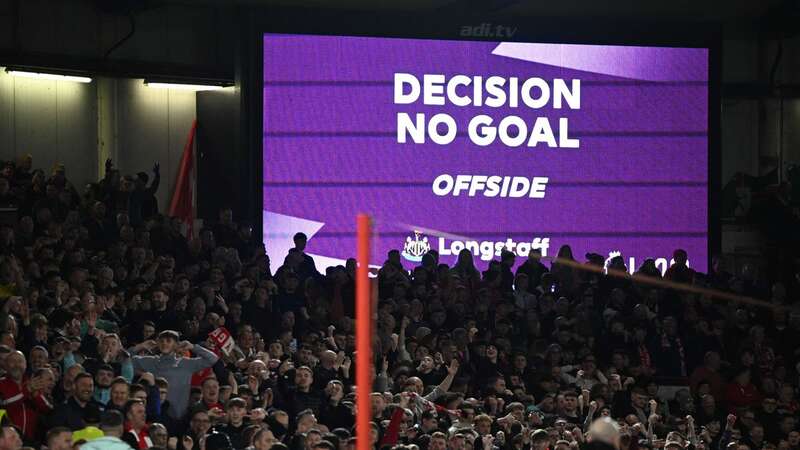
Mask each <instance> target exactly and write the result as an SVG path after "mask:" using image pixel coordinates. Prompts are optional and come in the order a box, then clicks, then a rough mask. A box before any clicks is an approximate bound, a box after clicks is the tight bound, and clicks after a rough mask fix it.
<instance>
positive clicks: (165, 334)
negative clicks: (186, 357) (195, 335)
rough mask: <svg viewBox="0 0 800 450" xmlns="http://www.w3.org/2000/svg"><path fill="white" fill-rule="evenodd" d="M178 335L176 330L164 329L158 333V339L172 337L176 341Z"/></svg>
mask: <svg viewBox="0 0 800 450" xmlns="http://www.w3.org/2000/svg"><path fill="white" fill-rule="evenodd" d="M178 337H180V334H178V332H177V331H175V330H164V331H162V332H161V333H158V338H159V339H161V338H172V339H175V340H176V341H177V340H178Z"/></svg>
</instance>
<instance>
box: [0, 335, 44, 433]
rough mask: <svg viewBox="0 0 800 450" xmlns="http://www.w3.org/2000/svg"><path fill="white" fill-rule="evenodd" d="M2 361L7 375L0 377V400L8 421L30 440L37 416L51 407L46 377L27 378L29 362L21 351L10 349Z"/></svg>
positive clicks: (34, 430) (36, 423) (38, 417)
mask: <svg viewBox="0 0 800 450" xmlns="http://www.w3.org/2000/svg"><path fill="white" fill-rule="evenodd" d="M5 363H6V375H5V376H4V377H3V378H0V401H2V404H3V407H4V408H5V409H6V411H7V413H8V417H9V419H11V423H13V424H14V425H15V426H16V427H17V428H19V429H20V430H21V431H22V437H23V438H24V439H25V440H26V441H32V440H33V439H34V438H35V437H36V427H37V425H38V422H39V419H40V418H41V417H43V416H45V415H47V414H49V413H50V411H51V410H52V409H53V405H51V404H50V402H49V401H48V400H47V398H46V397H45V396H44V389H45V387H46V385H47V380H45V378H44V377H41V376H40V377H32V378H30V379H26V377H25V370H26V369H27V368H28V363H27V361H26V360H25V355H23V354H22V352H20V351H17V350H15V351H12V352H11V353H9V354H8V356H7V357H6V361H5Z"/></svg>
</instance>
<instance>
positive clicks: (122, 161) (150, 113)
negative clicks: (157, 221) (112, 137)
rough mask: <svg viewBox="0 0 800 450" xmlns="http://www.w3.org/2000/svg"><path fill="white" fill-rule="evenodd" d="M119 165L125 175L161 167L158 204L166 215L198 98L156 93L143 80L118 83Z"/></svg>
mask: <svg viewBox="0 0 800 450" xmlns="http://www.w3.org/2000/svg"><path fill="white" fill-rule="evenodd" d="M115 84H116V90H117V108H116V114H117V127H118V135H117V151H116V158H115V159H116V161H117V165H118V167H119V168H120V169H121V170H122V172H123V173H137V172H140V171H143V172H147V173H148V174H149V175H150V176H151V179H152V168H153V164H154V163H156V162H158V163H160V164H161V186H160V188H159V190H158V204H159V208H160V210H161V211H165V210H166V209H167V207H168V206H169V200H170V199H171V198H172V192H173V190H174V187H175V178H176V174H177V171H178V166H179V164H180V161H181V155H182V154H183V146H184V144H185V142H186V137H187V135H188V134H189V129H190V128H191V126H192V121H193V120H194V119H195V117H196V106H195V99H196V94H195V93H194V92H191V91H181V90H173V89H154V88H149V87H147V86H145V85H144V84H143V83H142V80H117V81H116V83H115Z"/></svg>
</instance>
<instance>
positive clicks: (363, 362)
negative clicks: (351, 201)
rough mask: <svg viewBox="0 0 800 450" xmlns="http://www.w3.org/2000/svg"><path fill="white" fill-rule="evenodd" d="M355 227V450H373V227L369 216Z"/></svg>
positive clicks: (359, 219) (360, 215) (359, 216)
mask: <svg viewBox="0 0 800 450" xmlns="http://www.w3.org/2000/svg"><path fill="white" fill-rule="evenodd" d="M356 227H357V228H356V238H357V244H356V257H357V258H356V259H357V261H358V268H357V269H356V406H357V408H358V415H357V417H356V436H358V439H357V441H356V449H357V450H371V449H372V442H371V439H370V436H371V434H372V433H371V431H372V430H371V429H370V428H371V427H370V420H371V418H372V411H371V409H372V405H371V404H370V399H369V396H370V393H371V391H372V374H371V373H370V372H371V371H370V369H371V367H372V311H371V309H372V299H371V297H370V292H369V288H370V282H369V241H370V237H371V234H372V230H371V227H372V225H371V223H370V218H369V216H368V215H366V214H359V215H358V217H357V218H356Z"/></svg>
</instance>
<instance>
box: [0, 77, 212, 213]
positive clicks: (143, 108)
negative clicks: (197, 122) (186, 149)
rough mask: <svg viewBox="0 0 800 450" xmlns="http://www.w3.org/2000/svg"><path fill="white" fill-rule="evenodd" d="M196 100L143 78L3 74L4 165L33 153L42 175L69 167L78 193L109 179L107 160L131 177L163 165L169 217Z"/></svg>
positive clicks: (0, 148) (0, 128)
mask: <svg viewBox="0 0 800 450" xmlns="http://www.w3.org/2000/svg"><path fill="white" fill-rule="evenodd" d="M195 98H196V94H195V93H194V92H191V91H180V90H172V89H154V88H149V87H147V86H145V85H144V84H143V81H142V80H141V79H109V78H100V79H96V80H94V81H93V82H92V83H90V84H81V83H74V82H67V81H45V80H34V79H26V78H20V77H12V76H10V75H8V74H6V72H5V71H4V70H2V71H0V160H10V159H15V158H17V157H18V156H20V155H22V154H26V153H30V154H32V155H33V156H34V164H35V166H36V167H37V168H45V169H49V168H50V167H52V166H53V164H54V163H56V162H60V163H63V164H65V166H66V167H67V176H68V177H69V178H70V180H71V181H72V182H73V183H74V184H75V186H76V187H77V188H78V189H81V188H82V186H83V185H85V183H87V182H91V181H94V180H97V179H98V177H99V176H102V174H103V165H104V161H105V159H106V158H109V157H110V158H112V159H113V160H114V162H115V166H116V167H117V168H119V169H120V170H121V171H122V173H123V174H135V173H137V172H140V171H144V172H147V173H148V174H151V172H152V167H153V164H154V163H156V162H158V163H160V164H161V175H162V183H161V186H160V188H159V191H158V199H159V205H160V206H161V207H162V210H163V209H165V208H166V207H167V206H168V202H169V199H170V198H171V195H172V191H173V188H174V183H175V176H176V173H177V170H178V164H179V163H180V159H181V155H182V152H183V146H184V143H185V141H186V137H187V135H188V132H189V129H190V127H191V124H192V121H193V120H194V118H195V116H196V108H195ZM151 176H152V174H151Z"/></svg>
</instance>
